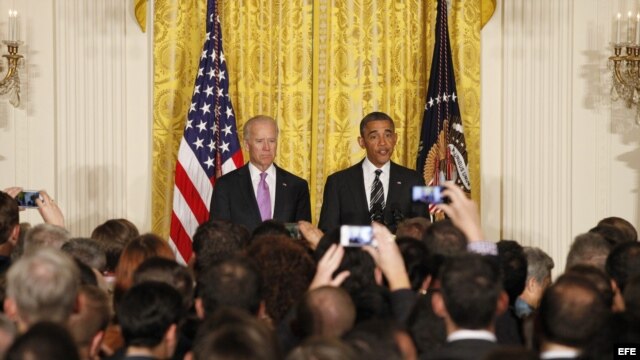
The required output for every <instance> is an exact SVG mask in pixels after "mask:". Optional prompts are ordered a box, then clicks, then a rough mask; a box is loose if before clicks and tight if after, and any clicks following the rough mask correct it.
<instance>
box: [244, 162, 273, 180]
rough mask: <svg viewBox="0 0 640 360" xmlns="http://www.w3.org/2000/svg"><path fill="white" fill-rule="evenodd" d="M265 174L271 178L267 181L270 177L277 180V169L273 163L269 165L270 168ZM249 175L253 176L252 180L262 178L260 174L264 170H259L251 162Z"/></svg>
mask: <svg viewBox="0 0 640 360" xmlns="http://www.w3.org/2000/svg"><path fill="white" fill-rule="evenodd" d="M265 172H266V173H267V174H269V176H267V179H268V178H269V177H271V178H272V179H275V178H276V167H275V166H274V165H273V163H271V165H269V167H268V168H267V170H266V171H265ZM249 173H250V174H251V179H252V180H254V179H256V178H260V174H261V173H262V170H260V169H258V167H257V166H255V165H253V164H252V163H251V161H249Z"/></svg>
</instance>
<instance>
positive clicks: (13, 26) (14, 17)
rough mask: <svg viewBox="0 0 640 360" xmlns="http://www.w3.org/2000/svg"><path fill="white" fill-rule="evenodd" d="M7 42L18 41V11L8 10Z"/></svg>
mask: <svg viewBox="0 0 640 360" xmlns="http://www.w3.org/2000/svg"><path fill="white" fill-rule="evenodd" d="M9 41H18V10H9Z"/></svg>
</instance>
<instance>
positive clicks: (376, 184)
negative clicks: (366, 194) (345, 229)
mask: <svg viewBox="0 0 640 360" xmlns="http://www.w3.org/2000/svg"><path fill="white" fill-rule="evenodd" d="M380 174H382V170H380V169H377V170H376V178H375V179H373V184H371V198H370V199H371V201H370V207H369V211H370V212H371V220H373V218H374V217H375V213H376V212H375V211H373V210H374V209H378V210H382V209H384V189H383V188H382V181H380Z"/></svg>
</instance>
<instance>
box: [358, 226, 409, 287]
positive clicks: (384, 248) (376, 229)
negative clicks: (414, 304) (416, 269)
mask: <svg viewBox="0 0 640 360" xmlns="http://www.w3.org/2000/svg"><path fill="white" fill-rule="evenodd" d="M371 226H372V227H373V239H374V240H375V243H376V247H372V246H365V247H364V248H363V249H364V251H366V252H368V253H369V255H371V257H373V260H374V261H375V262H376V265H378V267H379V268H380V270H382V273H383V274H384V276H385V277H386V278H387V282H388V283H389V289H390V290H391V291H393V290H399V289H410V288H411V282H410V281H409V275H407V270H406V269H405V266H404V260H403V259H402V254H401V253H400V248H398V244H396V240H395V237H394V236H393V234H391V232H389V229H387V228H386V227H385V226H384V225H381V224H378V223H376V222H374V223H373V224H371Z"/></svg>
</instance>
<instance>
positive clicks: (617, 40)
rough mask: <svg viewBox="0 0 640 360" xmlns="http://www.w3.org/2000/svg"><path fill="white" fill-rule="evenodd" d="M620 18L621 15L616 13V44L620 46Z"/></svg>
mask: <svg viewBox="0 0 640 360" xmlns="http://www.w3.org/2000/svg"><path fill="white" fill-rule="evenodd" d="M620 18H622V14H620V13H618V18H617V20H616V44H620Z"/></svg>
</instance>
